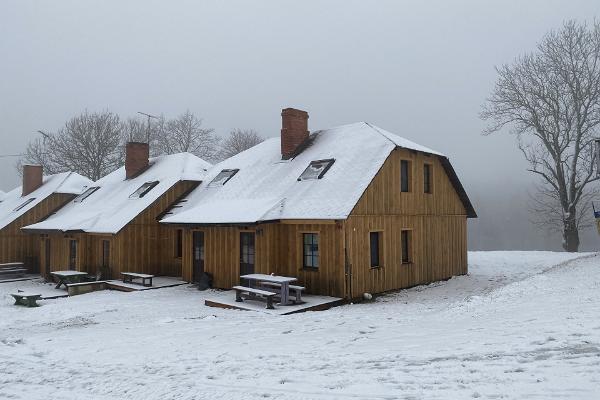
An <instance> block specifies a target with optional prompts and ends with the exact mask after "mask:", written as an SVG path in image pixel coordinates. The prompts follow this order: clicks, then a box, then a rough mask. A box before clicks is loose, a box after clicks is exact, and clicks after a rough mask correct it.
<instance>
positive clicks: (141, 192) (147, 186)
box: [129, 181, 158, 199]
mask: <svg viewBox="0 0 600 400" xmlns="http://www.w3.org/2000/svg"><path fill="white" fill-rule="evenodd" d="M156 185H158V181H152V182H146V183H144V184H143V185H142V186H140V187H139V189H138V190H136V191H135V192H133V193H131V195H130V196H129V198H130V199H141V198H142V197H144V196H145V195H146V194H148V192H149V191H151V190H152V188H153V187H154V186H156Z"/></svg>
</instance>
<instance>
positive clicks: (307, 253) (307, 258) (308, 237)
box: [302, 233, 319, 268]
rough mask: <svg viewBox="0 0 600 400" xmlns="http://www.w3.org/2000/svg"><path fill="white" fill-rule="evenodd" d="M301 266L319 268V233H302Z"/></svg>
mask: <svg viewBox="0 0 600 400" xmlns="http://www.w3.org/2000/svg"><path fill="white" fill-rule="evenodd" d="M302 249H303V250H302V266H303V267H304V268H319V234H318V233H303V234H302Z"/></svg>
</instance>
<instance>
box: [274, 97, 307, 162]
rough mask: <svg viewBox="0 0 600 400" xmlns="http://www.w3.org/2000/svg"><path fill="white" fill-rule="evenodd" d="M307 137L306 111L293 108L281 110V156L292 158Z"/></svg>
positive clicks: (286, 158) (285, 158)
mask: <svg viewBox="0 0 600 400" xmlns="http://www.w3.org/2000/svg"><path fill="white" fill-rule="evenodd" d="M306 139H308V113H307V112H306V111H302V110H296V109H295V108H284V109H283V110H281V158H282V159H284V160H288V159H290V158H292V157H293V156H294V155H295V154H296V151H297V150H298V147H299V146H300V145H301V144H302V143H304V141H305V140H306Z"/></svg>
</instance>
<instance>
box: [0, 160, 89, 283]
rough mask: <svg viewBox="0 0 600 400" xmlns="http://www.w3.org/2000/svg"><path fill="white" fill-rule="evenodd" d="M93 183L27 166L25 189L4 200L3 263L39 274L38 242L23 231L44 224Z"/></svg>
mask: <svg viewBox="0 0 600 400" xmlns="http://www.w3.org/2000/svg"><path fill="white" fill-rule="evenodd" d="M90 183H91V181H90V180H89V179H87V178H84V177H83V176H81V175H79V174H77V173H74V172H65V173H61V174H55V175H49V176H43V171H42V167H41V166H39V165H24V166H23V185H22V186H20V187H17V188H15V189H14V190H11V191H10V192H8V193H3V194H2V196H0V263H7V262H23V263H25V266H26V267H27V268H28V269H29V270H30V271H31V272H37V271H39V259H40V247H39V243H38V240H37V239H36V238H34V237H31V236H29V235H26V234H25V233H24V232H22V231H21V228H22V227H24V226H26V225H30V224H34V223H36V222H40V221H42V220H44V219H45V218H46V217H48V215H50V214H52V213H53V212H54V211H56V210H57V209H59V208H60V207H62V206H63V205H64V204H66V203H67V202H69V201H70V200H72V199H73V198H74V197H75V196H77V195H78V194H80V193H81V192H82V190H83V189H84V187H85V186H86V185H88V184H90Z"/></svg>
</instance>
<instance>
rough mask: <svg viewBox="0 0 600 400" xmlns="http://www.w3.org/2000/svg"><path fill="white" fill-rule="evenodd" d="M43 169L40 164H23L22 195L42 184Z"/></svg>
mask: <svg viewBox="0 0 600 400" xmlns="http://www.w3.org/2000/svg"><path fill="white" fill-rule="evenodd" d="M43 174H44V170H43V168H42V166H41V165H23V192H22V195H23V196H27V195H28V194H29V193H31V192H33V191H35V190H36V189H37V188H39V187H40V186H42V183H43V179H42V176H43Z"/></svg>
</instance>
